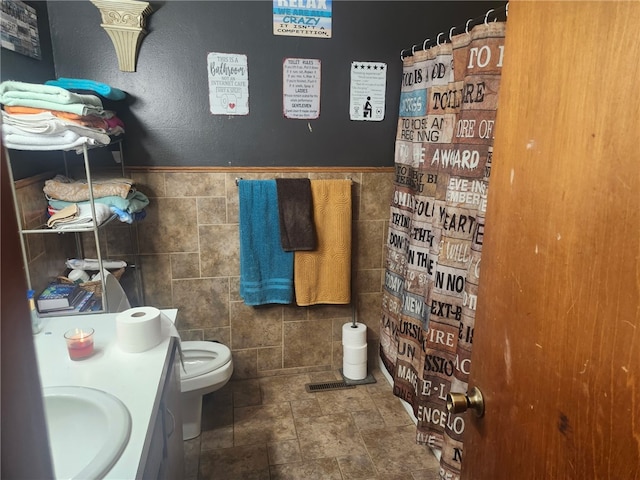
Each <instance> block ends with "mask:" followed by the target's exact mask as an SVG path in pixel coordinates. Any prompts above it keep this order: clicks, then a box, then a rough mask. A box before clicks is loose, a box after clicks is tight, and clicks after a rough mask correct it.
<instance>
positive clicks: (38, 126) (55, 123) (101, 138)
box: [2, 111, 111, 145]
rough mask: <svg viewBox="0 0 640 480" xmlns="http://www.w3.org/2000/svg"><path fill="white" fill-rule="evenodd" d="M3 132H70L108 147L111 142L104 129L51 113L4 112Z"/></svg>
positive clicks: (44, 133)
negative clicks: (87, 125)
mask: <svg viewBox="0 0 640 480" xmlns="http://www.w3.org/2000/svg"><path fill="white" fill-rule="evenodd" d="M2 130H3V133H5V135H6V134H18V135H26V134H37V135H58V134H60V133H62V132H64V131H66V130H70V131H72V132H74V133H77V134H78V135H79V136H85V137H89V138H94V139H95V140H97V141H98V142H99V143H101V144H103V145H108V144H109V143H110V141H111V140H110V139H109V135H107V134H106V133H105V131H104V130H103V129H99V128H91V127H85V126H84V125H80V124H78V123H76V122H72V121H70V120H66V119H64V118H60V117H56V116H55V115H53V114H52V113H51V112H41V113H35V114H29V115H23V114H10V113H7V112H5V111H2Z"/></svg>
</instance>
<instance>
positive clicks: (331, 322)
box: [19, 167, 393, 379]
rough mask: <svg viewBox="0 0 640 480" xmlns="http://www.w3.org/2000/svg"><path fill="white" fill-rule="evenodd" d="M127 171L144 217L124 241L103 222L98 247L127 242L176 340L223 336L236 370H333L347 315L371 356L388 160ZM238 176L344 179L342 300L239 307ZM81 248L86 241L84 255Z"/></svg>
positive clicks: (254, 373) (257, 373)
mask: <svg viewBox="0 0 640 480" xmlns="http://www.w3.org/2000/svg"><path fill="white" fill-rule="evenodd" d="M130 176H131V177H132V178H133V179H134V180H135V182H136V185H137V188H138V189H139V190H140V191H142V192H143V193H145V194H146V195H147V196H148V197H149V199H150V201H151V203H150V204H149V206H148V207H147V209H146V210H147V216H146V218H145V219H144V220H143V221H141V222H139V223H138V224H137V228H136V229H134V230H133V231H132V232H133V235H134V236H137V238H134V239H133V240H134V242H133V243H132V242H131V240H132V239H131V238H129V235H130V233H129V232H130V230H129V229H128V228H124V225H122V226H118V225H116V226H114V227H112V228H110V229H108V230H107V235H106V238H107V240H106V242H105V243H106V247H105V248H104V252H103V254H105V255H107V256H108V257H110V258H116V257H118V255H126V254H127V253H130V248H131V247H128V246H129V245H137V248H138V250H139V255H140V256H139V262H140V264H141V272H142V283H143V288H144V296H145V304H146V305H153V306H155V307H158V308H177V309H178V319H177V326H178V330H179V331H180V334H181V336H182V338H183V340H217V341H220V342H222V343H224V344H226V345H228V346H229V347H230V348H231V350H232V355H233V358H234V364H235V372H234V378H238V379H239V378H256V377H264V376H272V375H281V374H288V373H303V372H314V371H323V370H337V369H339V368H341V367H342V343H341V335H342V333H341V332H342V325H343V324H344V323H346V322H349V321H351V319H352V318H353V316H354V315H356V318H357V319H358V321H359V322H362V323H365V324H366V325H367V326H368V327H369V328H368V336H367V342H368V353H369V363H370V365H373V364H376V365H377V358H378V342H379V337H378V330H379V321H380V305H381V298H382V281H383V274H384V251H385V236H386V232H387V227H388V219H389V204H390V200H391V195H392V192H393V171H392V169H391V168H367V169H354V170H352V171H348V170H345V169H339V171H338V170H337V169H335V170H331V169H328V170H327V169H310V170H309V171H303V170H301V169H295V170H287V169H275V168H273V169H268V171H259V170H254V169H247V170H246V171H239V170H237V169H234V171H233V172H231V173H229V172H224V171H221V170H219V169H218V170H215V169H214V170H211V169H206V168H203V169H202V170H194V169H192V168H189V169H181V168H179V167H176V168H163V169H154V168H149V169H144V168H143V167H135V168H134V169H132V171H131V172H130ZM239 177H242V178H244V179H261V178H275V177H289V178H291V177H308V178H310V179H316V178H350V179H351V180H352V182H353V190H352V194H353V241H352V245H353V248H352V281H353V285H352V291H353V295H352V304H351V305H318V306H312V307H298V306H295V305H266V306H260V307H249V306H247V305H245V304H244V303H243V301H242V299H241V298H240V295H239V278H240V277H239V275H240V245H239V232H238V189H237V185H236V179H237V178H239ZM34 185H36V186H37V185H38V183H37V182H35V183H31V184H29V186H27V187H25V188H24V189H20V190H24V191H22V192H20V194H19V201H20V202H22V199H23V198H24V199H29V202H28V203H27V205H29V206H30V207H29V209H30V210H33V207H32V205H33V204H34V200H32V197H34V196H36V197H37V194H34V188H36V187H34ZM36 190H37V188H36ZM40 192H41V191H40ZM89 243H90V242H89ZM94 251H95V250H94ZM89 253H90V249H88V251H86V252H85V255H86V256H88V255H89ZM45 257H46V255H45ZM32 264H33V265H35V264H37V260H34V261H32Z"/></svg>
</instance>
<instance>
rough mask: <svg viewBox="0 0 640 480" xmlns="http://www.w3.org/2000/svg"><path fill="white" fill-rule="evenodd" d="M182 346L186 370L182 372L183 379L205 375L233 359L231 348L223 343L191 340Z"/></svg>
mask: <svg viewBox="0 0 640 480" xmlns="http://www.w3.org/2000/svg"><path fill="white" fill-rule="evenodd" d="M181 347H182V354H183V357H184V367H185V370H186V373H185V372H184V371H182V372H181V379H182V380H188V379H190V378H193V377H198V376H200V375H205V374H207V373H209V372H211V371H213V370H217V369H218V368H220V367H222V366H224V365H225V364H226V363H229V362H230V361H231V350H229V348H228V347H227V346H226V345H223V344H221V343H216V342H197V341H189V342H182V343H181Z"/></svg>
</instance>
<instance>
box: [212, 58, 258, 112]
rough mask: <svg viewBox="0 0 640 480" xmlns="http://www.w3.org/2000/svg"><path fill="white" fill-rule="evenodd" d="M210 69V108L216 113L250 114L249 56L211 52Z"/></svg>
mask: <svg viewBox="0 0 640 480" xmlns="http://www.w3.org/2000/svg"><path fill="white" fill-rule="evenodd" d="M207 69H208V71H209V74H208V75H209V108H210V110H211V113H213V114H214V115H248V114H249V70H248V67H247V56H246V55H240V54H236V53H217V52H211V53H209V55H207Z"/></svg>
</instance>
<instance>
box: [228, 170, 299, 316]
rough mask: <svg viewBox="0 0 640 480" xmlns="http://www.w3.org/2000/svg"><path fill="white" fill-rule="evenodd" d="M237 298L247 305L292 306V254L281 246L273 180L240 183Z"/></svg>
mask: <svg viewBox="0 0 640 480" xmlns="http://www.w3.org/2000/svg"><path fill="white" fill-rule="evenodd" d="M238 195H239V199H240V296H241V297H242V299H243V300H244V303H245V304H247V305H264V304H268V303H284V304H288V303H292V301H293V252H285V251H284V250H283V249H282V245H281V243H280V222H279V219H278V195H277V189H276V181H275V180H239V181H238Z"/></svg>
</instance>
